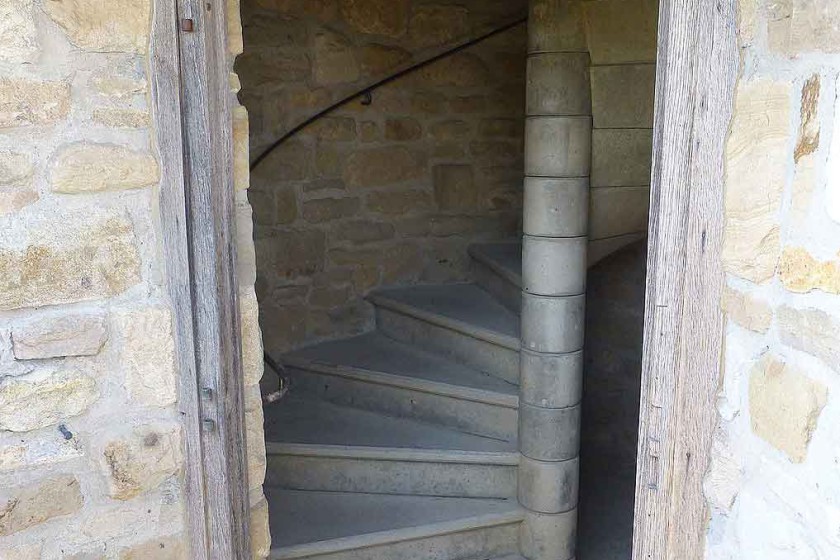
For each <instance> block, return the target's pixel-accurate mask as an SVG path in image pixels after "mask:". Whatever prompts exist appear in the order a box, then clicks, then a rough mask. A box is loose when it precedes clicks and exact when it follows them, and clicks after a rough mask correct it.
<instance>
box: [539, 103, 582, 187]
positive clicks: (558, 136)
mask: <svg viewBox="0 0 840 560" xmlns="http://www.w3.org/2000/svg"><path fill="white" fill-rule="evenodd" d="M591 150H592V119H591V118H590V117H530V118H528V119H527V120H526V122H525V173H526V174H527V175H531V176H539V177H586V176H588V175H589V170H590V167H591Z"/></svg>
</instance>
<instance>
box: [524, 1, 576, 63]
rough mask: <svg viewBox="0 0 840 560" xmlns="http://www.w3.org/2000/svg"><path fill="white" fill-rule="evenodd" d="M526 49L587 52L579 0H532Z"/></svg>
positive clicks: (533, 50)
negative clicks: (576, 0)
mask: <svg viewBox="0 0 840 560" xmlns="http://www.w3.org/2000/svg"><path fill="white" fill-rule="evenodd" d="M528 4H529V13H528V52H586V32H585V31H584V23H583V11H582V9H581V4H582V3H581V2H568V1H565V0H531V2H529V3H528Z"/></svg>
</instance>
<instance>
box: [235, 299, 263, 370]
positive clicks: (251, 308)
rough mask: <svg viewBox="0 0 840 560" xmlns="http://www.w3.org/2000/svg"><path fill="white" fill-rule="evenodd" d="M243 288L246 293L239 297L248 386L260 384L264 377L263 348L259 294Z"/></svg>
mask: <svg viewBox="0 0 840 560" xmlns="http://www.w3.org/2000/svg"><path fill="white" fill-rule="evenodd" d="M242 288H243V289H244V291H243V292H242V293H241V294H240V296H239V315H240V325H241V326H240V329H241V331H242V372H243V375H244V378H245V385H246V386H248V385H255V384H257V383H259V382H260V379H261V378H262V376H263V346H262V333H261V332H260V320H259V319H260V317H259V313H260V310H259V305H258V303H257V294H256V293H255V292H254V290H253V288H251V287H245V286H243V287H242Z"/></svg>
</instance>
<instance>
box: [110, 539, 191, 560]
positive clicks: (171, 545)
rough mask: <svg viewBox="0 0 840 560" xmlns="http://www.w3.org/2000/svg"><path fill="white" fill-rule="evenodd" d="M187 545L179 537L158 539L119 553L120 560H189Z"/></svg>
mask: <svg viewBox="0 0 840 560" xmlns="http://www.w3.org/2000/svg"><path fill="white" fill-rule="evenodd" d="M188 549H189V545H188V544H187V543H186V541H185V538H184V537H183V536H181V535H177V536H167V537H160V538H157V539H151V540H148V541H145V542H142V543H140V544H136V545H134V546H131V547H129V548H125V549H123V550H121V551H120V555H119V559H120V560H151V559H154V560H189V555H188V554H187V552H188Z"/></svg>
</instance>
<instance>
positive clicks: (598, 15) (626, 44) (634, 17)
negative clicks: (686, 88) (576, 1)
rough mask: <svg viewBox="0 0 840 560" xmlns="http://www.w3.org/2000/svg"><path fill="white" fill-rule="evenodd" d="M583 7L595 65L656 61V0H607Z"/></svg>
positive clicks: (657, 12)
mask: <svg viewBox="0 0 840 560" xmlns="http://www.w3.org/2000/svg"><path fill="white" fill-rule="evenodd" d="M582 6H583V12H584V18H585V20H586V30H587V40H588V42H589V53H590V56H591V58H592V64H593V65H600V64H619V63H626V62H654V61H655V60H656V35H657V24H658V19H659V2H658V1H657V0H604V1H602V2H584V3H583V4H582Z"/></svg>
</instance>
